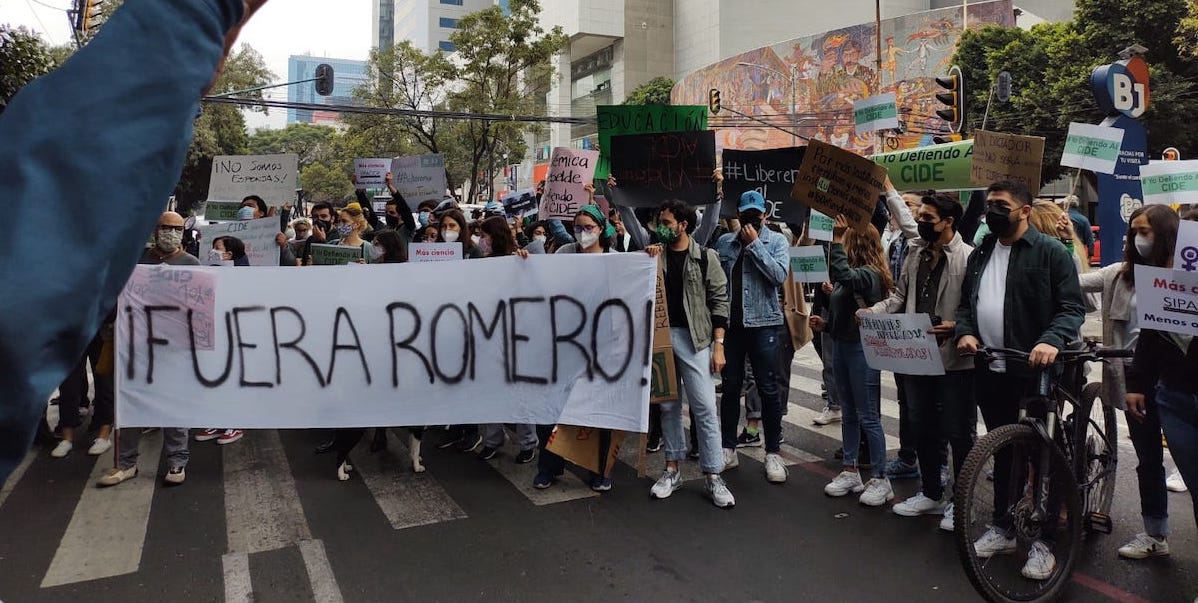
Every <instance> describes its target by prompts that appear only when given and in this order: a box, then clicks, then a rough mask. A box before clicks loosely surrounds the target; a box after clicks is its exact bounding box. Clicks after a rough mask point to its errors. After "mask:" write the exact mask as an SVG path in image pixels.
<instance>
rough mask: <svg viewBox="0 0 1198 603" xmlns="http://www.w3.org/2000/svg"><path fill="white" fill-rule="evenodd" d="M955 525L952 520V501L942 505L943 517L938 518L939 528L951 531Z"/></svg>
mask: <svg viewBox="0 0 1198 603" xmlns="http://www.w3.org/2000/svg"><path fill="white" fill-rule="evenodd" d="M956 527H957V524H956V522H955V521H954V520H953V503H951V502H950V503H948V504H947V505H945V506H944V517H942V518H941V519H940V529H941V530H944V531H945V532H951V531H953V529H954V528H956Z"/></svg>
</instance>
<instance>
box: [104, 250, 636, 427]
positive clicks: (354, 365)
mask: <svg viewBox="0 0 1198 603" xmlns="http://www.w3.org/2000/svg"><path fill="white" fill-rule="evenodd" d="M157 268H158V267H157V266H138V267H136V268H135V270H142V271H145V270H154V269H157ZM174 269H175V270H200V271H210V270H213V269H210V268H202V267H197V268H174ZM656 269H657V260H655V259H653V258H651V257H649V256H648V255H646V254H643V253H613V254H569V255H556V256H555V255H535V256H533V257H530V258H528V259H522V258H518V257H502V258H492V259H489V260H486V261H479V262H460V263H458V264H457V265H455V266H454V272H453V278H450V279H447V278H445V267H444V266H440V265H436V264H427V263H404V264H377V265H371V266H360V267H347V266H340V267H326V268H313V269H312V270H318V271H320V273H319V274H316V275H314V274H313V273H310V272H309V271H306V270H296V269H294V268H286V267H263V268H247V269H240V270H221V271H220V272H219V275H220V278H219V280H217V282H216V287H215V297H214V303H215V306H214V309H213V317H214V319H213V321H212V322H213V323H215V324H216V328H215V339H214V346H213V349H211V350H202V349H198V347H197V346H195V345H193V342H192V340H191V337H190V331H191V330H192V329H194V328H195V327H196V326H198V325H196V324H195V321H194V315H193V320H192V321H190V322H189V321H188V320H187V312H186V311H184V310H183V309H182V308H177V307H168V308H163V307H161V306H157V305H151V304H148V303H144V300H143V301H139V300H138V299H137V298H136V296H133V295H130V294H128V293H126V294H122V295H121V298H120V300H121V301H120V307H119V309H118V315H119V316H121V320H119V321H117V322H118V326H117V329H118V331H117V338H116V341H118V342H121V345H118V346H116V347H117V348H118V349H117V358H116V366H118V367H121V370H120V375H121V378H120V380H119V383H118V384H117V417H118V421H119V423H120V427H143V426H153V425H176V426H180V427H196V426H204V425H209V424H213V425H237V426H238V427H242V428H248V429H274V428H334V427H354V426H362V425H448V424H473V423H532V424H555V423H562V424H567V425H582V426H590V427H599V428H605V429H618V430H624V431H636V432H645V431H646V430H647V428H648V422H649V385H650V371H651V369H652V367H651V364H650V351H651V350H652V346H653V329H652V327H653V324H652V321H653V281H654V275H655V273H656ZM529 275H536V278H529ZM314 278H315V279H316V281H318V282H319V286H316V287H314V286H313V282H314V280H313V279H314ZM135 282H137V281H135ZM413 283H438V286H436V287H421V286H413ZM365 292H369V294H367V293H365ZM171 314H173V315H176V316H180V317H181V318H182V320H183V321H185V322H187V324H188V329H187V331H189V332H188V333H182V334H179V333H176V334H175V335H173V336H167V335H165V332H164V331H162V330H161V329H160V326H161V325H162V324H163V319H164V318H165V316H167V315H171ZM149 346H153V348H152V353H151V349H150V347H149ZM313 392H319V393H320V394H321V395H313ZM330 400H335V404H334V405H332V406H330Z"/></svg>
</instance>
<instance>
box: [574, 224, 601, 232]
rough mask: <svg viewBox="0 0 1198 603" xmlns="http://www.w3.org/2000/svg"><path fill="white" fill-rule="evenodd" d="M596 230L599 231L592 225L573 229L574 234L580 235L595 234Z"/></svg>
mask: <svg viewBox="0 0 1198 603" xmlns="http://www.w3.org/2000/svg"><path fill="white" fill-rule="evenodd" d="M597 230H599V227H598V226H594V225H587V226H575V227H574V234H582V233H584V232H585V233H592V232H595V231H597Z"/></svg>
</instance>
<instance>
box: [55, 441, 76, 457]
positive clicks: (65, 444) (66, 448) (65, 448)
mask: <svg viewBox="0 0 1198 603" xmlns="http://www.w3.org/2000/svg"><path fill="white" fill-rule="evenodd" d="M74 447H75V445H74V444H72V443H71V441H70V440H62V441H61V442H59V443H58V445H57V446H55V447H54V450H51V451H50V457H51V458H56V459H60V458H63V457H65V456H66V455H68V454H70V453H71V449H72V448H74Z"/></svg>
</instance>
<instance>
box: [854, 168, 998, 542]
mask: <svg viewBox="0 0 1198 603" xmlns="http://www.w3.org/2000/svg"><path fill="white" fill-rule="evenodd" d="M963 213H964V212H963V210H962V208H961V204H960V203H959V202H957V200H956V199H954V198H952V197H950V196H948V195H946V194H944V193H935V192H933V191H929V194H926V195H924V196H923V197H922V203H921V204H920V206H919V208H918V209H917V215H918V222H917V223H918V229H919V239H918V240H915V241H912V242H911V249H910V253H908V255H907V259H906V261H905V262H904V263H903V267H902V270H901V272H900V274H901V276H900V277H899V278H898V280H897V281H896V282H895V288H894V291H893V292H892V293H891V294H890V297H888V298H887V299H885V300H883V301H881V302H878V303H876V304H874V305H873V306H871V307H870V308H866V309H863V310H861V311H860V313H861V314H863V315H868V314H871V313H883V314H895V313H900V312H902V313H907V314H928V315H929V316H930V317H931V322H932V333H933V334H934V335H935V336H936V338H937V340H938V341H939V343H940V356H941V362H942V363H943V365H944V370H945V374H944V375H942V376H934V377H933V376H923V375H904V376H903V379H902V383H903V385H904V387H905V388H906V390H907V400H908V403H909V404H910V407H909V408H908V410H907V412H908V417H909V421H910V424H911V427H912V429H913V430H914V432H915V433H914V437H915V442H916V453H917V455H916V456H917V458H918V460H919V475H920V476H921V478H922V483H921V486H922V489H921V490H920V491H919V493H917V494H916V495H915V496H912V497H911V498H908V499H907V500H905V501H903V502H901V503H899V504H897V505H895V506H894V512H895V513H897V514H898V515H904V516H908V517H914V516H916V515H928V514H933V515H940V514H943V515H944V518H943V519H942V520H941V522H940V527H941V529H944V530H948V531H952V529H953V527H954V523H953V503H952V501H951V500H943V499H944V494H945V493H944V487H943V485H942V484H941V482H940V466H941V465H942V464H944V462H945V458H944V452H943V445H942V443H943V442H944V441H947V442H948V443H949V445H950V446H951V448H952V453H953V470H954V475H955V474H956V472H959V471H960V470H961V467H962V466H963V465H964V464H965V457H966V456H968V455H969V451H970V449H972V447H973V439H974V428H975V426H976V425H977V409H976V407H975V406H974V403H973V359H972V358H968V357H962V356H961V355H960V354H958V353H957V350H956V347H955V346H954V345H953V344H952V342H951V335H952V333H953V329H954V328H955V326H956V312H957V307H958V306H959V305H960V303H961V282H962V281H963V280H964V279H965V266H966V264H967V263H968V261H969V254H970V253H972V252H973V247H970V246H969V245H966V244H965V241H963V240H962V239H961V235H960V234H958V233H957V232H956V230H955V226H956V225H957V223H958V222H959V221H960V220H961V216H962V215H963ZM896 377H897V375H896Z"/></svg>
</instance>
